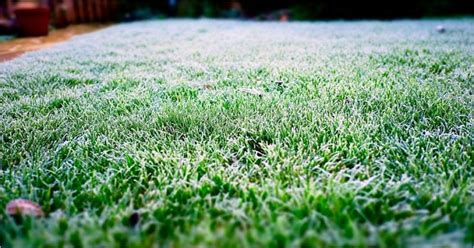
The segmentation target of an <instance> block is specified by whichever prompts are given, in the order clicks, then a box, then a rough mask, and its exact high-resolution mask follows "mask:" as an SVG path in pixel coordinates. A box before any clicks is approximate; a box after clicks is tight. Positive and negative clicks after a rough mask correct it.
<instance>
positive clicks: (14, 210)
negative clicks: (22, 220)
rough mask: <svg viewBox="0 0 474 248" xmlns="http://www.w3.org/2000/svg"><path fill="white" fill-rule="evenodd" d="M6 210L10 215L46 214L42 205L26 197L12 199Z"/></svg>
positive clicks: (38, 215) (34, 215)
mask: <svg viewBox="0 0 474 248" xmlns="http://www.w3.org/2000/svg"><path fill="white" fill-rule="evenodd" d="M6 211H7V214H8V215H10V216H24V215H28V216H33V217H42V216H44V212H43V210H42V209H41V206H40V205H38V204H36V203H34V202H32V201H30V200H26V199H15V200H12V201H10V202H9V203H8V204H7V207H6Z"/></svg>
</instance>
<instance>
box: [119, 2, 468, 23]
mask: <svg viewBox="0 0 474 248" xmlns="http://www.w3.org/2000/svg"><path fill="white" fill-rule="evenodd" d="M119 6H120V9H119V11H118V12H117V14H118V15H119V17H123V18H125V19H132V20H133V19H145V18H152V17H166V16H178V17H191V18H196V17H219V18H256V19H277V18H279V17H281V15H287V16H288V17H289V18H291V19H294V20H315V19H397V18H422V17H442V16H465V15H472V14H473V13H474V1H472V0H389V1H380V0H359V1H350V0H312V1H311V0H258V1H257V0H227V1H225V0H155V1H149V0H136V1H129V0H120V1H119Z"/></svg>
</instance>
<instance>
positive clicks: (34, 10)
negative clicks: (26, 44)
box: [14, 0, 50, 36]
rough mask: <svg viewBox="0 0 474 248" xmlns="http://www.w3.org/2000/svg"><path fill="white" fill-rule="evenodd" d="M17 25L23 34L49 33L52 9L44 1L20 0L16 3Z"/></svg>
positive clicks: (38, 34) (39, 34) (41, 34)
mask: <svg viewBox="0 0 474 248" xmlns="http://www.w3.org/2000/svg"><path fill="white" fill-rule="evenodd" d="M14 13H15V17H16V25H17V28H18V31H19V32H20V35H22V36H44V35H48V28H49V17H50V10H49V8H48V5H47V4H46V3H45V2H44V1H40V0H36V1H35V0H20V1H17V2H16V4H15V10H14Z"/></svg>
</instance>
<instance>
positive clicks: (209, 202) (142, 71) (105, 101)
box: [0, 19, 474, 247]
mask: <svg viewBox="0 0 474 248" xmlns="http://www.w3.org/2000/svg"><path fill="white" fill-rule="evenodd" d="M439 24H442V25H444V26H445V27H446V32H444V33H438V32H437V31H436V28H435V27H436V26H437V25H439ZM473 27H474V20H472V19H465V20H438V21H437V20H433V21H395V22H316V23H285V24H281V23H258V22H239V21H208V20H200V21H184V20H183V21H150V22H138V23H131V24H123V25H117V26H113V27H111V28H108V29H105V30H102V31H99V32H96V33H91V34H87V35H82V36H78V37H76V38H73V39H72V40H70V41H68V42H66V43H63V44H60V45H57V46H55V47H53V48H50V49H46V50H42V51H38V52H32V53H29V54H26V55H24V56H22V57H20V58H17V59H15V60H13V61H10V62H6V63H2V64H0V109H1V111H0V121H1V125H0V245H1V246H2V247H29V246H31V247H63V246H68V247H71V246H70V245H72V246H74V247H81V246H82V247H113V246H131V247H152V246H155V245H160V246H170V247H189V246H218V247H266V246H271V247H281V246H295V247H298V246H316V247H325V246H329V245H331V246H367V245H371V246H373V245H375V246H381V247H397V246H402V247H405V246H419V245H424V246H426V247H434V246H438V245H443V244H446V245H450V246H454V247H470V246H471V245H472V243H473V242H474V196H473V194H474V182H473V176H474V175H473V174H474V166H473V135H474V132H473V111H472V110H473V106H474V104H473V94H474V89H473V88H474V87H473V81H474V80H473V78H474V28H473ZM15 198H26V199H30V200H32V201H35V202H37V203H38V204H40V205H41V206H42V208H43V210H44V212H45V213H46V216H45V217H43V218H37V219H32V218H25V219H24V220H23V221H22V222H21V223H19V224H17V223H16V222H15V221H14V219H13V218H12V217H10V216H7V214H6V213H5V211H4V209H5V206H6V204H7V203H8V202H9V201H10V200H12V199H15Z"/></svg>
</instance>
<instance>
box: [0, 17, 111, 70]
mask: <svg viewBox="0 0 474 248" xmlns="http://www.w3.org/2000/svg"><path fill="white" fill-rule="evenodd" d="M108 26H110V25H109V24H79V25H71V26H69V27H67V28H63V29H56V30H52V31H50V32H49V35H48V36H43V37H24V38H22V37H20V38H17V39H13V40H9V41H5V42H0V63H1V62H4V61H7V60H11V59H14V58H16V57H18V56H20V55H22V54H24V53H26V52H30V51H35V50H39V49H43V48H48V47H51V46H53V45H55V44H57V43H60V42H64V41H66V40H69V39H70V38H72V37H73V36H75V35H79V34H84V33H89V32H94V31H97V30H99V29H103V28H106V27H108Z"/></svg>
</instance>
